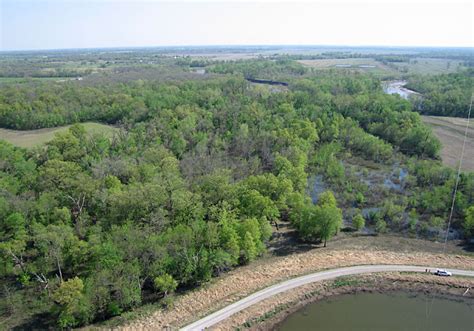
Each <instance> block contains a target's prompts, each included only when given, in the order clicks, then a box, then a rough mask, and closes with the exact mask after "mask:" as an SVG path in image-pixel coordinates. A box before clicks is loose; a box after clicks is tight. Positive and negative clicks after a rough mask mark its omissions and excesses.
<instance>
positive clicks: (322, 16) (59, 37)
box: [0, 0, 474, 50]
mask: <svg viewBox="0 0 474 331" xmlns="http://www.w3.org/2000/svg"><path fill="white" fill-rule="evenodd" d="M473 34H474V33H473V5H472V2H471V1H465V0H464V2H459V1H456V0H454V1H449V0H445V1H436V0H411V1H410V0H399V1H392V0H389V1H384V0H378V1H375V0H369V1H358V0H353V1H350V0H345V1H341V0H335V1H334V0H333V1H329V0H317V1H306V2H294V1H293V2H288V1H287V2H272V1H264V0H260V1H245V0H241V1H233V2H230V1H216V0H214V1H209V2H200V1H193V0H188V1H173V2H171V1H152V0H142V1H133V0H128V1H123V0H119V1H113V0H48V1H43V0H0V50H20V49H22V50H23V49H54V48H82V47H120V46H170V45H257V44H258V45H262V44H263V45H269V44H286V45H296V44H305V45H392V46H395V45H396V46H405V45H406V46H469V47H472V46H474V42H473Z"/></svg>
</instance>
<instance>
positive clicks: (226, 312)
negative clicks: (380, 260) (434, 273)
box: [181, 265, 474, 331]
mask: <svg viewBox="0 0 474 331" xmlns="http://www.w3.org/2000/svg"><path fill="white" fill-rule="evenodd" d="M427 268H428V269H430V270H436V267H420V266H411V265H364V266H354V267H347V268H339V269H332V270H327V271H320V272H315V273H312V274H309V275H306V276H301V277H297V278H293V279H290V280H287V281H284V282H281V283H279V284H276V285H273V286H270V287H267V288H265V289H263V290H260V291H258V292H255V293H254V294H251V295H249V296H248V297H245V298H243V299H241V300H239V301H237V302H235V303H233V304H231V305H229V306H227V307H225V308H222V309H221V310H219V311H216V312H215V313H212V314H210V315H208V316H206V317H204V318H202V319H200V320H199V321H196V322H194V323H192V324H189V325H188V326H185V327H183V328H182V329H181V330H183V331H186V330H204V329H206V328H210V327H212V326H213V325H215V324H217V323H219V322H220V321H222V320H225V319H226V318H228V317H229V316H231V315H233V314H235V313H238V312H239V311H241V310H244V309H245V308H247V307H250V306H251V305H254V304H256V303H258V302H260V301H262V300H265V299H267V298H269V297H271V296H274V295H276V294H278V293H282V292H285V291H288V290H291V289H293V288H295V287H299V286H302V285H306V284H309V283H314V282H318V281H322V280H327V279H334V278H337V277H341V276H349V275H359V274H365V273H373V272H390V271H408V272H425V270H426V269H427ZM449 271H451V272H452V273H453V275H458V276H471V277H474V271H470V270H457V269H449Z"/></svg>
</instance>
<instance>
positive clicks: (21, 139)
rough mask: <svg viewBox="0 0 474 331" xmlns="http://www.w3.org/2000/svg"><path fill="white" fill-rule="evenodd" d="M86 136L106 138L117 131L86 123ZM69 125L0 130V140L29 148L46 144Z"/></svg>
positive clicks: (109, 127) (98, 124)
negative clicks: (101, 135)
mask: <svg viewBox="0 0 474 331" xmlns="http://www.w3.org/2000/svg"><path fill="white" fill-rule="evenodd" d="M82 125H83V126H84V128H85V129H86V131H87V133H88V134H97V133H98V134H100V133H103V134H105V135H106V136H112V135H113V133H114V131H116V130H117V129H116V128H114V127H112V126H110V125H105V124H100V123H93V122H87V123H82ZM70 127H71V125H66V126H61V127H56V128H44V129H37V130H10V129H3V128H0V139H3V140H6V141H8V142H9V143H11V144H13V145H15V146H18V147H24V148H31V147H35V146H38V145H42V144H44V143H47V142H48V141H50V140H51V139H53V138H54V135H55V134H56V133H60V132H66V131H67V130H68V129H69V128H70Z"/></svg>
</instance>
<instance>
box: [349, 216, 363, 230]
mask: <svg viewBox="0 0 474 331" xmlns="http://www.w3.org/2000/svg"><path fill="white" fill-rule="evenodd" d="M352 226H353V227H354V228H355V229H356V230H357V231H360V230H362V229H363V228H364V226H365V219H364V216H362V215H361V214H357V215H355V216H354V217H353V218H352Z"/></svg>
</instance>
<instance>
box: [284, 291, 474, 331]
mask: <svg viewBox="0 0 474 331" xmlns="http://www.w3.org/2000/svg"><path fill="white" fill-rule="evenodd" d="M277 330H280V331H290V330H291V331H298V330H316V331H317V330H331V331H342V330H365V331H370V330H377V331H378V330H385V331H390V330H394V331H395V330H396V331H398V330H418V331H428V330H429V331H433V330H443V331H444V330H446V331H447V330H449V331H453V330H471V331H472V330H474V300H473V299H472V298H471V299H468V298H461V297H460V298H457V297H456V299H454V297H453V298H452V299H451V298H447V297H444V298H443V297H435V298H434V297H433V296H430V295H425V294H416V295H414V294H409V293H406V292H394V293H386V294H382V293H359V294H346V295H341V296H338V297H335V298H332V299H328V300H326V301H319V302H315V303H312V304H309V305H307V306H305V307H304V308H303V309H301V310H299V311H297V312H296V313H294V314H292V315H290V316H288V318H286V319H285V320H284V321H283V322H282V323H281V324H280V325H279V326H278V327H277Z"/></svg>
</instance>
